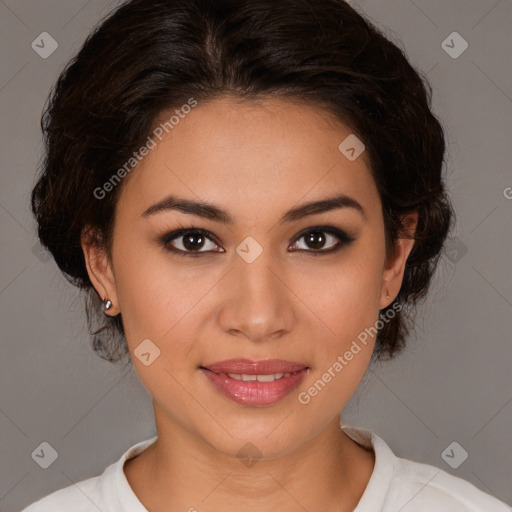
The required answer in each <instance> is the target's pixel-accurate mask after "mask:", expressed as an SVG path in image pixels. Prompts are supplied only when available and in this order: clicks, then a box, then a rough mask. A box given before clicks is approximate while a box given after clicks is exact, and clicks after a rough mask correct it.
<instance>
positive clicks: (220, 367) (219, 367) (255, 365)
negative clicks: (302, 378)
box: [202, 359, 308, 375]
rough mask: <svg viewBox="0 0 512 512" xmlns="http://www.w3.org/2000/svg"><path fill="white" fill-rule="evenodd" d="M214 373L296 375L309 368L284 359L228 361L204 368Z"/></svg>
mask: <svg viewBox="0 0 512 512" xmlns="http://www.w3.org/2000/svg"><path fill="white" fill-rule="evenodd" d="M202 368H206V369H207V370H210V371H212V372H214V373H225V374H228V373H234V374H239V375H240V374H246V375H270V374H276V373H283V374H285V373H296V372H298V371H300V370H304V369H306V368H308V366H307V365H305V364H302V363H296V362H292V361H286V360H284V359H266V360H263V361H252V360H250V359H228V360H226V361H219V362H217V363H212V364H208V365H204V366H202Z"/></svg>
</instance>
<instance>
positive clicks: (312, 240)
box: [306, 231, 325, 249]
mask: <svg viewBox="0 0 512 512" xmlns="http://www.w3.org/2000/svg"><path fill="white" fill-rule="evenodd" d="M306 243H307V244H308V246H310V247H312V248H313V249H321V248H322V246H323V245H324V244H325V236H324V234H323V233H322V232H321V231H312V232H310V233H309V234H308V235H307V236H306Z"/></svg>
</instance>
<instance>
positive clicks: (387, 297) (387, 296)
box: [386, 292, 389, 300]
mask: <svg viewBox="0 0 512 512" xmlns="http://www.w3.org/2000/svg"><path fill="white" fill-rule="evenodd" d="M387 293H388V294H387V295H386V299H388V300H389V292H387Z"/></svg>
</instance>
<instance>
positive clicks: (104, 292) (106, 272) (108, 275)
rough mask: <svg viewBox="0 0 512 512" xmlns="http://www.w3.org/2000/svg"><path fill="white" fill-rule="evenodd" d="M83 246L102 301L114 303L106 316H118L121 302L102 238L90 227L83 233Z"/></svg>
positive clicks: (90, 272) (91, 278)
mask: <svg viewBox="0 0 512 512" xmlns="http://www.w3.org/2000/svg"><path fill="white" fill-rule="evenodd" d="M81 245H82V250H83V253H84V258H85V265H86V267H87V273H88V274H89V279H90V280H91V283H92V284H93V286H94V288H95V290H96V291H97V292H98V295H99V296H100V298H101V299H109V300H110V301H111V302H112V307H111V308H110V309H108V310H107V311H105V314H107V315H109V316H116V315H117V314H118V313H120V309H119V301H118V299H117V292H116V284H115V276H114V270H113V266H112V262H111V261H110V258H109V256H108V254H107V250H106V248H105V247H104V246H103V244H102V243H101V238H100V237H98V236H97V234H96V233H95V231H93V230H90V229H89V228H88V227H86V228H84V230H83V231H82V236H81Z"/></svg>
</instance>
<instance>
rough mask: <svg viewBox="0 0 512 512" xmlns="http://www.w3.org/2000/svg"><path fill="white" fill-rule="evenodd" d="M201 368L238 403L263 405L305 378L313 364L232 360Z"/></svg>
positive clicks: (285, 392) (225, 394) (278, 398)
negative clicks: (310, 365)
mask: <svg viewBox="0 0 512 512" xmlns="http://www.w3.org/2000/svg"><path fill="white" fill-rule="evenodd" d="M199 370H201V372H202V373H203V374H204V375H205V376H206V377H207V378H208V381H209V382H210V383H211V384H213V386H214V388H215V389H216V390H217V391H219V392H220V393H221V394H222V395H224V396H225V397H227V398H230V399H231V400H233V401H235V402H236V403H238V404H242V405H246V406H252V407H261V406H266V405H271V404H274V403H276V402H279V401H280V400H282V399H283V398H285V397H286V396H287V395H289V394H290V393H291V392H292V391H293V390H294V389H295V388H296V387H297V386H298V385H299V384H300V383H301V382H302V380H303V378H304V377H305V375H306V374H307V372H308V371H309V370H310V367H309V366H307V365H304V364H301V363H295V362H291V361H285V360H282V359H267V360H263V361H251V360H247V359H231V360H228V361H221V362H218V363H213V364H209V365H207V366H199Z"/></svg>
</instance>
